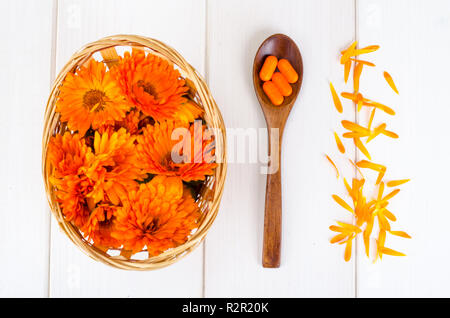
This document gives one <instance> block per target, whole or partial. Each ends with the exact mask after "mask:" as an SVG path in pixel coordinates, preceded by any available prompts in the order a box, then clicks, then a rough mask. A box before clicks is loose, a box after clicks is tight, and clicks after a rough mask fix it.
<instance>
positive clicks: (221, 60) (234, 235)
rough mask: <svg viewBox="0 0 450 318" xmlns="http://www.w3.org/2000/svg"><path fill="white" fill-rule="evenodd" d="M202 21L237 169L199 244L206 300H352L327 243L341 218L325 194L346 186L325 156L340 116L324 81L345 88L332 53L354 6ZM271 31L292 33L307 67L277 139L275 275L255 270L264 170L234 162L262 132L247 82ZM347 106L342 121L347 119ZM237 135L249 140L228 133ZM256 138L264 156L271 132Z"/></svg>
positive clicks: (220, 13) (348, 281) (257, 5)
mask: <svg viewBox="0 0 450 318" xmlns="http://www.w3.org/2000/svg"><path fill="white" fill-rule="evenodd" d="M207 16H208V29H207V31H208V36H207V43H208V44H209V45H208V59H207V69H208V79H209V85H210V88H211V90H212V92H213V94H214V96H215V97H216V101H217V103H218V105H219V107H220V108H221V110H222V113H223V115H224V120H225V123H226V125H227V127H229V128H230V130H229V132H228V142H229V148H228V153H229V158H228V160H229V162H231V161H233V160H234V162H235V163H230V165H229V169H228V176H227V183H226V185H225V192H224V198H223V201H222V205H221V211H220V212H219V216H218V218H217V219H216V223H215V224H214V225H213V227H212V228H211V231H210V232H209V234H208V237H207V238H206V242H205V244H206V255H205V256H206V260H205V276H206V281H205V295H206V296H207V297H232V296H233V297H245V296H247V297H283V296H284V297H300V296H306V297H311V296H338V297H352V296H354V280H353V278H354V276H353V275H354V268H353V263H345V262H344V261H343V253H344V250H343V249H340V248H338V247H335V246H332V245H331V244H330V243H329V242H328V239H329V238H330V237H331V233H330V231H329V229H328V226H329V225H330V224H331V223H332V222H333V220H334V219H337V218H339V219H344V220H345V217H346V216H347V215H346V214H345V211H344V212H343V211H341V209H339V207H337V206H336V205H335V204H334V203H333V201H332V199H331V197H330V196H331V194H332V193H336V192H340V191H343V186H342V184H341V183H340V182H338V181H335V180H336V179H335V178H334V172H333V170H332V167H330V166H329V164H328V163H327V161H326V159H325V157H324V153H325V152H327V153H328V154H329V155H330V156H332V157H333V156H334V155H337V154H338V150H337V149H336V146H335V144H334V139H333V134H332V131H333V129H335V127H338V123H339V119H340V118H341V117H340V116H339V114H337V112H335V111H333V108H332V107H333V106H332V105H333V104H332V103H333V102H332V98H331V95H330V92H329V86H328V80H333V81H336V83H335V84H336V85H335V86H338V88H340V87H341V86H342V85H341V83H343V71H342V68H341V67H340V66H339V65H338V63H337V62H336V61H337V53H338V52H339V50H341V49H343V48H344V46H346V45H348V44H349V43H350V42H351V41H352V39H353V38H354V1H339V2H337V1H283V5H280V2H279V1H256V0H255V1H238V0H231V1H210V2H208V11H207ZM274 33H283V34H286V35H288V36H290V37H291V38H292V39H293V40H294V41H295V42H296V43H297V45H298V46H299V48H300V51H301V53H302V57H303V63H304V77H303V84H302V85H303V87H302V91H301V92H300V94H299V97H298V101H297V103H296V105H295V106H294V107H293V109H292V111H291V114H290V115H289V120H288V121H287V123H286V127H285V132H284V137H283V152H284V153H283V158H282V162H281V164H282V166H283V171H282V180H283V182H282V191H283V202H282V204H283V221H282V227H283V235H282V241H283V246H282V256H281V264H282V265H281V267H280V268H279V269H275V270H274V269H265V268H263V267H262V266H261V252H262V243H261V242H262V237H263V219H264V196H265V195H264V193H265V191H264V190H265V186H266V176H265V175H264V174H262V173H261V171H260V170H261V166H262V165H263V164H262V163H259V162H258V160H254V159H255V158H254V157H253V156H250V157H251V158H249V155H248V154H246V155H245V157H246V163H236V161H238V154H237V152H238V151H239V154H241V155H242V153H243V152H245V151H248V139H249V138H250V139H251V138H254V134H255V133H253V132H254V131H255V130H251V129H259V128H264V127H265V122H264V116H263V113H262V111H261V108H260V106H259V105H258V101H257V99H256V97H255V94H254V91H253V87H252V84H251V82H252V65H253V57H254V55H255V53H256V51H257V49H258V47H259V45H260V44H261V42H262V41H263V40H264V39H265V38H267V37H268V36H270V35H272V34H274ZM346 105H347V104H346ZM347 106H349V107H346V110H345V114H344V115H346V116H349V117H351V116H353V110H352V107H351V104H348V105H347ZM239 129H240V131H241V132H242V133H246V134H247V142H245V140H244V142H240V141H239V140H238V138H237V137H236V136H233V134H232V133H236V132H237V131H238V130H239ZM256 131H257V132H258V130H256ZM261 132H262V133H261V134H260V138H259V141H261V144H262V145H261V147H259V149H258V150H259V151H260V153H261V154H262V155H260V157H261V159H262V160H264V159H266V154H267V137H266V134H267V132H266V131H265V130H262V131H261ZM256 134H257V133H256ZM233 139H234V140H233ZM255 151H257V150H255ZM349 151H350V154H349V155H350V156H351V153H352V151H353V150H352V149H351V148H350V149H349ZM233 155H234V157H233Z"/></svg>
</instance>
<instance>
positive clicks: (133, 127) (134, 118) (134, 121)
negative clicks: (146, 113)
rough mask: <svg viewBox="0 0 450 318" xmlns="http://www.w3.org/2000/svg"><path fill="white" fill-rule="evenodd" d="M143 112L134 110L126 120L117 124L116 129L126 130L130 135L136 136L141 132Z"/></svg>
mask: <svg viewBox="0 0 450 318" xmlns="http://www.w3.org/2000/svg"><path fill="white" fill-rule="evenodd" d="M140 117H141V112H140V111H136V110H132V111H131V112H129V113H128V114H127V115H126V116H125V118H124V119H123V120H122V121H120V122H118V123H117V124H116V127H119V128H120V127H123V128H125V129H126V130H127V131H128V132H129V133H130V134H132V135H135V134H137V133H138V131H139V122H140V120H141V118H140Z"/></svg>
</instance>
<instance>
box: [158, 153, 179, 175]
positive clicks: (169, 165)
mask: <svg viewBox="0 0 450 318" xmlns="http://www.w3.org/2000/svg"><path fill="white" fill-rule="evenodd" d="M160 163H161V165H162V166H163V167H165V168H166V169H167V170H169V171H175V170H176V166H175V165H174V162H173V160H172V153H171V152H169V153H167V154H166V155H165V156H163V157H162V158H161V161H160Z"/></svg>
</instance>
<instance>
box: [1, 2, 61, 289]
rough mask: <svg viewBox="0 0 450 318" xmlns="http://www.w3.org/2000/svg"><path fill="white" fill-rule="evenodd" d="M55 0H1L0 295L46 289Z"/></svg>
mask: <svg viewBox="0 0 450 318" xmlns="http://www.w3.org/2000/svg"><path fill="white" fill-rule="evenodd" d="M52 21H53V1H51V0H48V1H40V2H39V3H38V2H36V1H32V0H29V1H1V2H0V37H1V39H2V41H3V43H6V45H4V46H2V50H0V69H1V72H2V76H1V77H0V87H2V89H1V91H2V125H0V136H2V138H1V139H0V148H1V149H2V156H1V158H0V178H1V181H0V193H1V195H0V207H1V209H0V254H1V255H2V260H1V262H0V272H1V273H2V275H0V296H1V297H17V296H22V297H44V296H47V293H48V250H49V248H48V247H49V244H48V243H49V219H50V218H49V216H50V214H49V210H48V208H47V206H48V205H47V201H46V199H45V192H44V187H43V181H42V174H41V136H42V124H43V117H44V109H45V104H46V102H47V98H48V92H49V87H50V64H51V48H52Z"/></svg>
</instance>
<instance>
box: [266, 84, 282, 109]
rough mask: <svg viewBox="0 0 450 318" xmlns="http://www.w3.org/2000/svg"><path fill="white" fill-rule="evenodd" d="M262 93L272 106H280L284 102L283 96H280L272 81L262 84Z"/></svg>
mask: <svg viewBox="0 0 450 318" xmlns="http://www.w3.org/2000/svg"><path fill="white" fill-rule="evenodd" d="M263 90H264V93H266V95H267V97H269V99H270V101H271V102H272V104H274V105H275V106H278V105H281V103H282V102H283V100H284V97H283V95H281V93H280V91H279V90H278V88H277V86H276V85H275V84H274V83H273V82H272V81H267V82H264V84H263Z"/></svg>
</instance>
